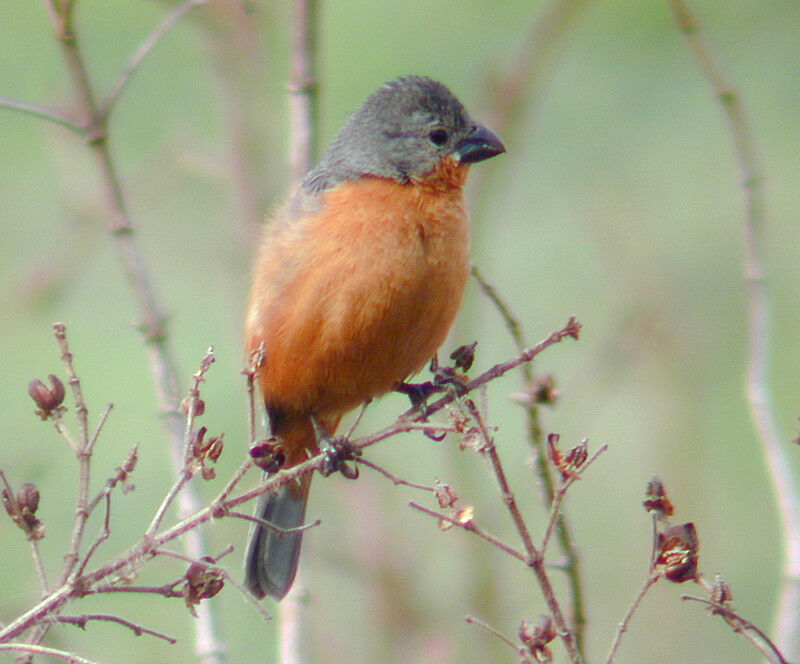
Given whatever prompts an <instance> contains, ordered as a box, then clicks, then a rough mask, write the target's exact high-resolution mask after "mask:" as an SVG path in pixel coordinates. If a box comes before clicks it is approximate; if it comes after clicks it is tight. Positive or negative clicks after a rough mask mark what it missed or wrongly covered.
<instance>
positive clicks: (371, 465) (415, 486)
mask: <svg viewBox="0 0 800 664" xmlns="http://www.w3.org/2000/svg"><path fill="white" fill-rule="evenodd" d="M356 463H358V464H360V465H362V466H366V467H367V468H372V470H375V471H377V472H379V473H380V474H381V475H383V476H384V477H386V478H388V479H390V480H391V481H392V484H394V485H395V486H407V487H410V488H412V489H420V490H421V491H433V490H434V488H433V487H432V486H427V485H425V484H416V483H415V482H409V481H408V480H404V479H401V478H399V477H397V475H394V474H392V473H390V472H389V471H388V470H386V469H385V468H383V467H381V466H379V465H378V464H377V463H373V462H372V461H368V460H367V459H365V458H363V457H358V458H357V459H356Z"/></svg>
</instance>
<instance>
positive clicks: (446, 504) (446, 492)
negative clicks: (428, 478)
mask: <svg viewBox="0 0 800 664" xmlns="http://www.w3.org/2000/svg"><path fill="white" fill-rule="evenodd" d="M433 495H434V496H436V502H438V503H439V507H441V508H442V509H447V508H450V507H453V506H454V505H455V504H456V503H457V502H458V496H457V495H456V492H455V491H453V489H452V487H451V486H450V485H449V484H445V483H444V482H442V481H441V480H436V481H435V482H434V484H433Z"/></svg>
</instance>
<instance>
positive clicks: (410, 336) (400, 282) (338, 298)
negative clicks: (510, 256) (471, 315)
mask: <svg viewBox="0 0 800 664" xmlns="http://www.w3.org/2000/svg"><path fill="white" fill-rule="evenodd" d="M462 171H464V172H463V173H462ZM442 175H443V176H444V177H439V178H432V179H430V180H429V181H426V182H425V183H414V184H401V183H397V182H393V181H388V180H384V179H378V178H363V179H361V180H358V181H354V182H350V183H347V184H345V185H341V186H339V187H337V188H335V189H333V190H331V191H329V192H326V193H325V194H324V198H323V199H322V203H321V206H320V209H321V210H322V212H320V213H318V214H316V215H314V216H312V217H310V218H307V219H305V220H301V221H295V222H286V221H284V222H283V223H282V224H281V225H280V226H279V227H277V228H276V229H274V230H272V231H268V233H270V235H269V237H268V239H267V240H265V242H264V245H263V246H262V249H261V251H260V253H259V256H258V259H257V263H256V272H255V275H254V283H253V290H252V295H251V303H250V312H249V316H248V321H247V346H248V349H249V350H252V349H254V348H257V347H259V345H262V344H263V348H264V350H265V351H266V356H265V362H264V365H263V367H262V369H261V372H260V375H259V383H260V387H261V391H262V394H263V396H264V399H265V401H266V403H267V405H268V406H276V407H279V408H283V409H286V410H289V411H294V412H305V411H307V410H309V409H310V410H313V411H314V412H315V413H317V414H319V415H320V416H323V415H326V414H335V413H343V412H345V411H347V410H350V409H351V408H354V407H355V406H357V405H358V404H359V403H361V402H363V401H365V400H366V399H369V398H371V397H374V396H377V395H379V394H382V393H385V392H387V391H389V390H391V389H392V387H393V386H394V385H395V383H397V382H398V381H401V380H403V379H405V378H406V377H408V376H409V375H411V374H413V373H415V372H416V371H418V370H419V369H420V368H421V367H422V366H423V365H424V364H425V363H426V362H427V361H428V360H429V359H430V358H431V357H432V355H433V354H434V352H435V351H436V349H437V348H438V347H439V346H440V345H441V344H442V342H443V341H444V339H445V337H446V336H447V333H448V331H449V329H450V326H451V325H452V323H453V319H454V318H455V315H456V312H457V311H458V308H459V305H460V303H461V298H462V295H463V292H464V287H465V284H466V280H467V276H468V273H469V229H468V222H467V216H466V212H465V208H464V202H463V196H462V189H461V185H462V184H463V177H464V176H465V175H466V173H465V170H464V169H460V170H455V171H453V172H452V173H451V172H447V173H443V174H442ZM453 177H455V178H456V182H451V179H452V178H453ZM453 184H455V185H456V186H452V185H453Z"/></svg>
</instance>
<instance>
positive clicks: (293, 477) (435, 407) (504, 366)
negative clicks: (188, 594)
mask: <svg viewBox="0 0 800 664" xmlns="http://www.w3.org/2000/svg"><path fill="white" fill-rule="evenodd" d="M576 335H577V323H576V322H575V321H574V320H570V321H569V322H568V323H567V325H566V326H565V327H564V328H562V329H560V330H557V331H556V332H554V333H552V334H551V335H550V336H549V337H548V338H547V339H545V340H544V341H542V342H541V343H539V344H537V345H536V346H534V347H533V348H530V349H528V350H526V351H525V352H524V353H523V354H522V355H520V356H519V357H518V358H515V359H514V360H509V361H507V362H501V363H499V364H497V365H495V366H493V367H491V368H490V369H488V370H487V371H486V372H484V373H483V374H481V375H479V376H478V377H476V378H475V379H474V380H472V381H471V382H470V383H468V384H467V385H466V386H465V389H466V390H467V391H470V390H475V389H478V388H479V387H481V386H482V385H485V384H486V383H487V382H489V381H491V380H493V379H496V378H498V377H499V376H502V375H503V374H504V373H506V372H508V371H511V370H512V369H513V368H516V367H518V366H519V365H520V364H521V363H523V362H527V361H530V360H531V359H533V358H534V357H536V356H537V355H538V354H539V353H541V352H543V351H544V350H545V349H547V348H549V347H550V346H551V345H553V344H555V343H558V342H560V341H562V340H563V339H565V338H567V337H573V338H574V337H575V336H576ZM453 399H454V395H453V394H448V395H446V396H443V397H442V398H440V399H438V400H437V401H436V402H435V403H433V404H430V405H429V406H428V407H427V408H426V409H425V413H421V412H419V411H416V410H412V411H410V412H409V413H407V414H405V415H401V416H400V417H399V418H398V419H397V420H396V421H395V422H394V423H393V424H391V425H389V426H387V427H384V428H383V429H381V430H380V431H377V432H375V433H373V434H371V435H367V436H363V437H361V438H357V439H355V440H353V441H351V444H352V445H353V446H354V447H355V448H357V449H365V448H367V447H370V446H372V445H375V444H377V443H379V442H380V441H382V440H385V439H387V438H389V437H391V436H395V435H398V434H400V433H404V432H406V431H409V430H413V429H415V428H417V424H418V422H417V421H415V420H416V419H422V418H424V417H428V416H430V415H432V414H434V413H436V412H437V411H439V410H441V409H442V408H444V407H445V406H446V405H447V404H449V403H451V402H452V401H453ZM328 463H329V459H328V456H327V455H326V454H325V453H320V454H317V455H316V456H314V457H312V458H310V459H308V460H307V461H304V462H303V463H301V464H298V465H297V466H294V467H293V468H290V469H287V470H281V471H280V472H278V473H276V474H275V475H273V476H272V477H270V478H269V479H268V480H267V481H265V482H263V483H261V484H260V485H259V486H258V487H255V488H254V489H251V490H250V491H247V492H245V493H243V494H241V495H238V496H233V497H229V498H227V499H226V500H224V501H223V502H221V503H220V504H217V503H216V502H214V503H212V504H210V505H207V506H206V507H203V508H202V509H200V510H198V511H197V512H195V513H194V514H192V515H190V516H188V517H185V518H183V519H182V520H181V521H179V522H178V523H176V524H175V525H173V526H171V527H169V528H167V529H166V530H163V531H160V532H155V533H153V534H152V535H151V536H150V537H149V538H143V539H142V540H141V541H139V542H138V543H136V544H135V545H133V546H132V547H130V548H129V549H128V550H126V551H124V552H122V553H121V554H120V555H119V556H117V557H116V558H114V559H113V560H111V561H109V562H108V563H106V564H104V565H102V566H100V567H99V568H97V569H96V570H94V571H90V572H87V573H86V574H85V575H84V576H83V577H82V578H81V587H80V589H79V591H76V589H75V588H74V587H73V586H72V585H70V584H64V585H62V586H60V587H58V588H56V589H55V590H53V591H52V592H51V593H50V594H49V595H48V596H47V597H45V598H43V599H42V600H41V601H40V602H38V603H37V604H36V605H35V606H33V607H31V608H30V609H29V610H28V611H26V612H25V613H24V614H22V615H20V616H18V617H17V618H16V619H15V620H13V621H12V622H10V623H9V624H8V625H6V626H5V628H3V629H1V630H0V643H2V642H7V641H10V640H11V639H14V638H16V637H18V636H19V635H20V634H22V633H23V632H25V631H26V630H28V629H30V628H31V627H32V626H34V625H36V624H38V623H40V622H41V621H43V620H45V619H46V618H47V617H48V616H50V615H53V614H54V613H55V612H57V611H59V610H60V608H61V607H62V606H64V604H66V602H68V601H69V600H70V599H71V598H72V597H74V596H76V594H77V595H85V594H92V593H99V592H135V591H141V592H151V593H152V592H157V593H159V594H162V595H164V594H165V593H168V592H172V589H173V588H174V585H175V584H173V585H172V586H169V585H168V586H162V587H160V588H148V587H138V588H134V589H131V587H127V586H118V587H117V586H110V585H108V584H107V580H108V579H111V578H113V577H114V576H115V575H118V574H119V573H121V572H123V571H125V572H128V571H130V572H133V571H135V570H136V569H137V568H138V567H139V566H141V564H142V563H143V561H144V560H145V559H147V558H148V556H149V554H150V552H151V551H153V550H154V549H160V548H161V547H163V546H164V545H165V544H167V543H169V542H172V541H174V540H176V539H177V538H179V537H182V536H184V535H186V534H187V533H189V532H191V531H193V530H195V529H197V528H198V526H200V525H201V524H203V523H207V522H208V521H210V520H212V519H215V518H218V517H219V516H220V515H224V513H225V512H226V511H230V510H233V509H234V508H236V507H237V506H239V505H242V504H244V503H246V502H248V501H250V500H253V499H254V498H255V497H257V496H259V495H261V494H263V493H267V492H269V491H275V490H277V489H278V488H279V487H281V486H284V485H285V484H288V483H291V482H295V481H297V479H298V478H299V477H301V476H303V475H306V474H309V473H312V472H314V471H318V470H321V469H323V468H325V467H326V465H327V464H328ZM437 516H438V515H437ZM519 555H520V556H522V559H524V560H525V561H526V562H530V561H528V557H527V556H525V555H524V554H519ZM515 557H519V556H515ZM103 582H106V585H101V584H102V583H103ZM168 596H174V595H168ZM200 607H202V604H201V605H200ZM200 607H198V608H200Z"/></svg>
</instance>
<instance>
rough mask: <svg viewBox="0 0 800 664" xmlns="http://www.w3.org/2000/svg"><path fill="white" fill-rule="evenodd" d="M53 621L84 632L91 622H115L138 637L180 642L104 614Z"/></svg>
mask: <svg viewBox="0 0 800 664" xmlns="http://www.w3.org/2000/svg"><path fill="white" fill-rule="evenodd" d="M53 620H55V621H56V622H60V623H65V624H67V625H75V626H76V627H80V628H81V629H84V630H85V629H86V624H87V623H88V622H89V621H90V620H98V621H103V622H113V623H117V624H118V625H122V626H123V627H127V628H128V629H130V630H131V631H132V632H133V633H134V634H135V635H136V636H141V635H142V634H149V635H150V636H155V637H156V638H158V639H163V640H164V641H167V642H168V643H172V644H175V643H177V642H178V640H177V639H173V638H172V637H171V636H167V635H166V634H162V633H161V632H156V631H154V630H152V629H147V628H146V627H142V626H141V625H137V624H136V623H132V622H131V621H130V620H125V619H124V618H120V617H118V616H112V615H108V614H104V613H85V614H83V615H82V616H56V617H55V618H53Z"/></svg>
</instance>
